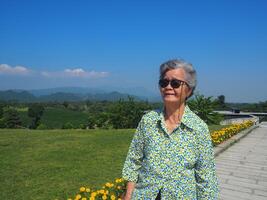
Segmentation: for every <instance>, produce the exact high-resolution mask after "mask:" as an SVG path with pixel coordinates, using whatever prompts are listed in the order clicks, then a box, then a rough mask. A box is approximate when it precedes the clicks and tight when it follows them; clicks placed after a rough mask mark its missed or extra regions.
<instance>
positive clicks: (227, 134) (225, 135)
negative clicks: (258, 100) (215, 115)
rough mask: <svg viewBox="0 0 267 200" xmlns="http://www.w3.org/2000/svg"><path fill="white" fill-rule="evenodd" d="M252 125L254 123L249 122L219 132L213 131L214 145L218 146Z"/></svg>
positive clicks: (233, 125)
mask: <svg viewBox="0 0 267 200" xmlns="http://www.w3.org/2000/svg"><path fill="white" fill-rule="evenodd" d="M252 125H253V121H250V120H248V121H245V122H243V123H240V124H232V125H231V126H230V127H227V128H223V129H221V130H218V131H213V132H212V133H211V139H212V143H213V144H214V146H216V145H218V144H220V143H222V142H224V141H225V140H227V139H229V138H231V137H232V136H234V135H236V134H237V133H239V132H240V131H242V130H244V129H247V128H248V127H250V126H252Z"/></svg>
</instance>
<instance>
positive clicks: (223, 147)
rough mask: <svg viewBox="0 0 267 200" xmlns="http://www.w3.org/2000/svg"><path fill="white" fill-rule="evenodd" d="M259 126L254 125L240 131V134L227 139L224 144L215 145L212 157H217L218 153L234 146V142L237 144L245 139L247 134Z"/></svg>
mask: <svg viewBox="0 0 267 200" xmlns="http://www.w3.org/2000/svg"><path fill="white" fill-rule="evenodd" d="M258 127H259V125H254V126H252V127H250V128H248V129H245V130H243V131H241V132H240V133H238V134H236V135H234V136H233V137H231V138H229V139H228V140H226V141H225V142H223V143H221V144H219V145H217V146H216V147H215V148H214V157H216V156H218V155H219V154H220V153H222V152H224V151H225V150H226V149H228V148H229V147H230V146H232V145H233V144H235V143H236V142H238V141H239V140H240V139H242V138H243V137H245V136H246V135H247V134H249V133H250V132H251V131H252V130H254V129H255V128H258Z"/></svg>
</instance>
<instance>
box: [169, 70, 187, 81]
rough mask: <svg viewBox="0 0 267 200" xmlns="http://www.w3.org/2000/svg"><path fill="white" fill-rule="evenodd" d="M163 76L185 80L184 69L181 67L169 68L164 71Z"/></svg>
mask: <svg viewBox="0 0 267 200" xmlns="http://www.w3.org/2000/svg"><path fill="white" fill-rule="evenodd" d="M164 77H165V78H176V79H179V80H185V71H184V70H183V69H182V68H177V69H171V70H168V71H167V72H166V73H165V75H164Z"/></svg>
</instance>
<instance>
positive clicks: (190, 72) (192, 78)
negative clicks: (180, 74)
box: [160, 59, 197, 96]
mask: <svg viewBox="0 0 267 200" xmlns="http://www.w3.org/2000/svg"><path fill="white" fill-rule="evenodd" d="M178 68H182V69H183V70H184V72H185V79H186V80H185V81H186V82H187V84H188V85H189V87H190V88H191V89H192V93H191V95H190V96H192V95H193V92H194V90H195V88H196V85H197V79H196V70H195V69H194V68H193V65H192V64H191V63H188V62H186V61H184V60H182V59H173V60H168V61H167V62H164V63H162V64H161V65H160V79H162V78H163V77H164V76H165V74H166V72H167V71H169V70H172V69H178Z"/></svg>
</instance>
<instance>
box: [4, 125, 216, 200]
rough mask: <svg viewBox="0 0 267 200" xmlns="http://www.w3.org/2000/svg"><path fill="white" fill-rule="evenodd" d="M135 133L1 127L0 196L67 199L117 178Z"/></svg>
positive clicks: (14, 199)
mask: <svg viewBox="0 0 267 200" xmlns="http://www.w3.org/2000/svg"><path fill="white" fill-rule="evenodd" d="M219 128H221V126H211V127H210V129H212V130H214V129H219ZM133 133H134V130H133V129H130V130H45V131H38V130H21V129H18V130H15V129H9V130H8V129H0V180H1V182H0V191H1V192H0V199H1V200H2V199H4V200H6V199H7V200H31V199H32V200H39V199H40V200H41V199H51V200H54V199H55V198H58V199H67V197H70V196H73V195H74V194H75V193H76V191H77V190H78V189H79V187H80V186H83V185H86V186H91V187H92V186H94V187H100V186H102V185H103V184H104V183H106V182H107V181H113V180H114V179H115V178H117V177H120V176H121V170H122V166H123V162H124V160H125V156H126V153H127V151H128V147H129V144H130V141H131V139H132V136H133Z"/></svg>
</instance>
